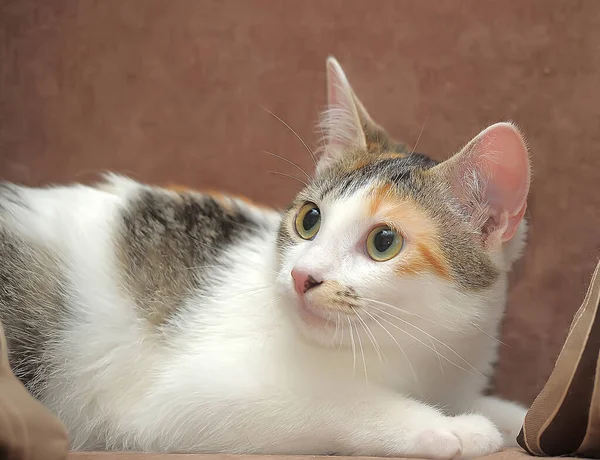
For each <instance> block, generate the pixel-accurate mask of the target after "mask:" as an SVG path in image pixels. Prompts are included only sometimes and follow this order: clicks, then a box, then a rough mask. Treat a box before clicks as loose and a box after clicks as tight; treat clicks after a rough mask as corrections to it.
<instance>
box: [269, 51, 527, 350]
mask: <svg viewBox="0 0 600 460" xmlns="http://www.w3.org/2000/svg"><path fill="white" fill-rule="evenodd" d="M327 79H328V110H327V111H326V113H325V116H324V122H323V128H324V132H325V142H324V146H323V149H322V152H321V155H320V157H319V160H318V164H317V167H316V173H315V177H314V178H313V180H311V182H310V183H309V185H308V186H307V187H306V188H305V189H304V190H302V191H301V192H300V193H299V194H298V196H297V197H296V198H295V200H294V201H293V203H292V204H291V206H290V207H289V208H288V210H287V211H286V212H285V214H284V217H283V220H282V224H281V227H280V230H279V235H278V254H279V262H280V267H279V269H280V271H279V276H278V284H279V286H280V288H281V291H282V294H283V295H284V296H286V298H287V299H289V300H290V302H287V303H288V304H289V305H292V306H293V307H290V308H291V310H292V311H291V314H292V316H293V317H294V319H295V320H296V321H297V323H298V325H299V327H300V329H301V330H302V331H303V332H304V333H305V334H306V335H307V336H308V337H310V338H311V339H314V340H316V341H317V342H319V343H321V344H325V345H331V346H333V345H337V344H338V343H339V342H340V341H343V342H344V343H350V342H349V341H350V337H351V334H352V335H354V334H355V333H358V331H363V330H365V332H366V329H369V330H370V335H371V336H372V338H374V339H377V341H378V342H379V343H381V342H382V341H390V340H392V339H393V340H394V341H396V340H397V339H398V338H401V337H403V336H405V335H406V333H405V332H402V330H404V331H407V332H408V334H414V333H415V330H414V329H413V327H415V326H416V327H417V328H420V327H427V326H429V328H430V329H431V326H432V325H435V326H436V327H439V328H442V329H444V328H446V329H449V330H454V331H462V332H465V331H467V330H468V328H469V327H478V328H479V326H478V323H479V322H480V321H482V320H483V319H485V317H486V313H490V312H486V311H485V310H486V309H490V308H496V309H498V308H501V307H500V306H499V305H498V304H500V303H502V302H503V299H504V296H505V290H506V273H507V271H508V270H509V268H510V266H511V265H512V263H513V262H514V260H515V259H516V258H517V257H518V255H519V253H520V250H521V248H522V246H523V240H524V234H525V222H524V221H523V216H524V213H525V209H526V199H527V195H528V191H529V183H530V166H529V156H528V153H527V148H526V145H525V142H524V140H523V137H522V136H521V134H520V133H519V131H518V130H517V129H516V127H515V126H514V125H512V124H510V123H498V124H495V125H493V126H490V127H488V128H487V129H485V130H483V131H482V132H481V133H479V134H478V135H477V136H476V137H475V138H474V139H473V140H471V141H470V142H469V143H468V144H467V145H466V146H465V147H464V148H463V149H462V150H460V151H459V152H458V153H456V154H455V155H454V156H452V157H451V158H450V159H448V160H446V161H444V162H442V163H439V164H438V163H436V162H435V161H433V160H431V159H429V158H427V157H425V156H423V155H419V154H414V153H411V151H410V150H409V149H408V148H407V147H405V146H404V145H403V144H401V143H399V142H396V141H394V140H393V139H392V138H390V137H389V136H388V135H387V134H386V133H385V131H384V130H383V129H382V128H381V127H380V126H379V125H378V124H376V123H375V122H374V121H373V120H372V119H371V117H370V116H369V114H368V113H367V111H366V110H365V108H364V106H363V105H362V103H361V102H360V101H359V100H358V98H357V97H356V95H355V94H354V91H353V90H352V88H351V87H350V85H349V83H348V80H347V79H346V77H345V75H344V72H343V71H342V69H341V67H340V65H339V64H338V63H337V61H336V60H335V59H333V58H329V59H328V61H327ZM500 313H501V312H500ZM493 314H494V315H495V316H497V314H498V312H493ZM409 323H410V324H409ZM365 326H366V327H365ZM371 336H369V335H367V337H369V339H371ZM363 338H364V337H363Z"/></svg>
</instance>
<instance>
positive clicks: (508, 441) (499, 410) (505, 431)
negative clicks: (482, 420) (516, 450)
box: [473, 396, 527, 447]
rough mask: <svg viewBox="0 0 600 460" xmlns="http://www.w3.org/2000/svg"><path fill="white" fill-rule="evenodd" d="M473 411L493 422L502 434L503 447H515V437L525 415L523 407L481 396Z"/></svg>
mask: <svg viewBox="0 0 600 460" xmlns="http://www.w3.org/2000/svg"><path fill="white" fill-rule="evenodd" d="M473 410H474V411H475V412H477V413H479V414H482V415H485V416H486V417H488V418H489V419H490V420H491V421H492V422H494V424H495V425H496V426H497V427H498V428H499V429H500V431H501V432H502V436H503V437H504V446H505V447H516V446H517V436H518V434H519V431H520V430H521V427H522V426H523V421H524V420H525V414H526V413H527V409H526V408H525V407H523V406H522V405H520V404H518V403H515V402H512V401H507V400H505V399H501V398H498V397H496V396H482V397H480V398H479V399H477V400H476V401H475V405H474V407H473Z"/></svg>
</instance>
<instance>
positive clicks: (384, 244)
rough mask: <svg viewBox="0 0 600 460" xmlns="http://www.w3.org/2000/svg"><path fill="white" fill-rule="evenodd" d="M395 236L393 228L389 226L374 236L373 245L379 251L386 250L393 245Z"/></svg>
mask: <svg viewBox="0 0 600 460" xmlns="http://www.w3.org/2000/svg"><path fill="white" fill-rule="evenodd" d="M395 238H396V234H395V233H394V231H393V230H390V229H389V228H387V229H385V230H381V231H379V232H377V234H376V235H375V238H373V246H375V249H376V250H377V251H378V252H385V251H387V250H388V249H389V248H390V247H391V246H392V244H393V243H394V239H395Z"/></svg>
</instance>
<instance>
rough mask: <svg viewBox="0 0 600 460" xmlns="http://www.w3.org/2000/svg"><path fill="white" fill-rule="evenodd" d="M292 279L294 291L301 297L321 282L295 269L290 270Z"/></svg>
mask: <svg viewBox="0 0 600 460" xmlns="http://www.w3.org/2000/svg"><path fill="white" fill-rule="evenodd" d="M292 279H293V280H294V289H295V290H296V292H297V293H298V294H299V295H301V296H302V295H304V294H306V292H307V291H308V290H310V289H312V288H314V287H317V286H318V285H319V284H321V283H322V281H317V280H316V279H315V278H314V277H313V276H312V275H309V274H308V273H306V272H303V271H302V270H298V269H295V268H294V269H293V270H292Z"/></svg>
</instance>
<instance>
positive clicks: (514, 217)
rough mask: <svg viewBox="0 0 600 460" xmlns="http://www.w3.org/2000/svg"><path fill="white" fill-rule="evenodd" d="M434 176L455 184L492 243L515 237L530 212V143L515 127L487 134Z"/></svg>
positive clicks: (497, 126)
mask: <svg viewBox="0 0 600 460" xmlns="http://www.w3.org/2000/svg"><path fill="white" fill-rule="evenodd" d="M431 173H433V174H436V175H438V177H439V179H440V180H443V181H444V182H445V183H447V184H448V185H449V186H450V190H451V192H452V193H453V194H454V196H455V197H456V199H457V200H458V202H459V203H460V205H461V206H462V208H463V210H464V211H466V212H467V213H468V214H469V217H470V219H471V222H472V224H473V225H474V226H475V227H476V231H479V232H481V235H482V236H483V238H484V242H485V243H486V244H487V245H494V243H496V242H505V241H508V240H510V239H511V238H512V237H513V236H514V234H515V232H516V231H517V229H518V227H519V224H520V223H521V221H522V220H523V216H524V214H525V210H526V208H527V195H528V193H529V185H530V181H531V168H530V164H529V154H528V152H527V146H526V144H525V140H524V138H523V136H522V135H521V133H520V132H519V130H518V129H517V128H516V127H515V126H514V125H513V124H511V123H497V124H495V125H492V126H490V127H489V128H487V129H485V130H483V131H482V132H481V133H479V134H478V135H477V136H476V137H475V138H474V139H473V140H472V141H471V142H469V143H468V144H467V145H466V146H465V147H464V148H463V149H462V150H461V151H460V152H459V153H458V154H456V155H454V156H453V157H452V158H450V159H448V160H446V161H445V162H443V163H441V164H439V165H438V166H436V167H434V168H432V170H431Z"/></svg>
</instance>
